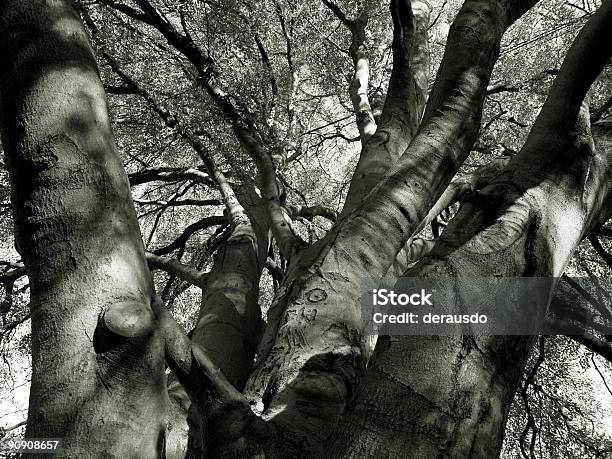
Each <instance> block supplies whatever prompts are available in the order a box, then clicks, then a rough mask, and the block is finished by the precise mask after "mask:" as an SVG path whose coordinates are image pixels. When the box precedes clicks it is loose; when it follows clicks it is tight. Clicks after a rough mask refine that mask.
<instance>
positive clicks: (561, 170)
mask: <svg viewBox="0 0 612 459" xmlns="http://www.w3.org/2000/svg"><path fill="white" fill-rule="evenodd" d="M611 30H612V2H610V1H608V2H604V4H603V6H602V7H601V9H600V11H598V12H597V13H596V14H595V15H594V16H593V18H592V19H591V20H590V22H589V23H588V24H587V25H586V26H585V28H584V29H583V30H582V31H581V33H580V34H579V36H578V38H577V39H576V42H575V43H574V45H573V46H572V48H571V49H570V51H569V53H568V56H567V58H566V60H565V63H564V64H563V66H562V67H561V70H560V73H559V76H558V78H557V80H556V82H555V84H554V86H553V88H552V89H551V91H550V94H549V98H548V100H547V102H546V104H545V105H544V107H543V109H542V112H541V113H540V116H539V117H538V119H537V121H536V123H535V125H534V128H533V130H532V132H531V134H530V136H529V138H528V140H527V142H526V144H525V146H524V148H523V149H522V150H521V152H520V153H519V155H517V157H515V158H514V159H513V160H512V161H511V162H510V164H509V165H508V167H507V169H506V170H505V171H504V172H503V173H502V174H501V175H499V176H498V177H497V178H496V179H495V180H494V181H493V182H492V183H491V184H490V185H489V186H487V187H485V188H484V189H483V190H482V191H480V192H479V193H477V194H476V195H475V196H473V197H472V198H470V199H468V201H467V202H466V203H464V204H463V206H462V208H461V210H460V211H459V213H458V215H457V216H456V217H455V218H454V219H453V220H452V221H451V223H450V224H449V227H448V228H447V229H446V231H445V232H444V234H443V235H442V237H441V238H440V239H439V240H438V242H437V243H436V245H435V246H434V248H433V250H432V252H431V254H430V255H429V256H428V257H426V258H425V259H423V260H422V261H421V262H420V263H419V264H418V265H417V266H415V267H414V268H413V269H411V270H408V271H407V272H406V275H407V276H414V277H427V276H432V277H453V278H456V277H461V278H470V277H486V276H491V275H495V276H504V277H506V276H508V277H514V276H517V277H518V276H537V277H556V276H560V275H561V273H562V272H563V270H564V269H565V266H566V264H567V262H568V261H569V259H570V257H571V255H572V253H573V251H574V250H575V248H576V246H577V245H578V243H579V242H580V241H581V240H582V239H583V237H584V236H585V235H586V234H588V233H589V232H590V231H592V230H593V229H594V228H595V227H596V226H597V225H599V224H601V223H603V222H604V221H605V220H607V219H608V218H609V217H610V215H611V212H612V202H611V201H612V200H611V199H610V197H611V194H610V192H611V190H612V185H611V184H610V183H609V177H610V171H611V170H612V150H610V149H609V146H610V140H609V138H607V137H606V134H607V133H606V132H605V127H600V126H597V125H595V126H594V127H593V133H594V137H595V138H596V139H602V141H601V142H600V141H596V146H595V145H594V144H593V138H592V137H591V129H590V126H589V112H588V107H587V106H586V104H583V105H582V109H580V106H581V101H582V100H583V98H584V97H585V95H586V92H587V90H588V88H589V86H590V84H591V83H592V82H593V81H594V79H595V78H596V76H597V75H598V74H599V72H600V71H601V69H602V68H603V66H604V65H605V64H606V62H607V61H608V60H609V58H610V54H611V50H610V48H606V47H598V46H596V44H598V43H607V42H610V39H612V36H611V35H610V34H611V32H610V31H611ZM579 111H580V114H579ZM508 293H509V295H508V297H509V298H510V292H508ZM542 307H543V308H545V307H546V305H542ZM508 308H509V311H512V309H510V308H511V306H510V305H509V306H508ZM513 313H514V314H517V315H520V314H521V313H525V312H524V311H520V310H514V311H513ZM509 320H512V319H511V318H510V319H509ZM532 342H533V338H532V337H521V336H518V337H517V336H456V337H420V338H419V337H408V336H392V337H387V338H385V339H382V340H380V341H379V343H378V345H377V349H376V353H375V356H376V357H375V358H374V361H373V362H372V364H371V365H370V367H369V368H368V371H367V372H366V376H365V377H364V379H363V381H362V385H361V387H360V390H359V392H358V395H357V396H356V398H355V400H354V401H353V403H352V404H351V406H350V407H349V409H348V410H347V413H346V414H345V416H344V417H343V419H342V421H341V426H340V427H339V429H338V432H336V434H335V435H334V436H332V437H331V438H333V439H334V440H335V441H334V444H333V447H332V451H333V456H334V457H363V456H364V455H366V456H370V455H373V456H381V455H382V456H390V457H414V458H421V457H449V458H465V457H470V458H483V459H484V458H491V457H497V455H498V454H499V451H500V449H501V444H502V440H503V433H504V426H505V420H506V417H507V415H508V409H509V405H510V402H511V399H512V397H513V395H514V392H515V390H516V387H517V384H518V382H519V376H520V374H521V372H522V369H523V366H524V364H525V361H526V359H527V355H528V352H529V349H530V347H531V344H532ZM392 401H393V402H395V403H393V402H392ZM391 429H392V430H391ZM389 431H393V436H392V437H390V436H389V435H388V434H386V433H387V432H389Z"/></svg>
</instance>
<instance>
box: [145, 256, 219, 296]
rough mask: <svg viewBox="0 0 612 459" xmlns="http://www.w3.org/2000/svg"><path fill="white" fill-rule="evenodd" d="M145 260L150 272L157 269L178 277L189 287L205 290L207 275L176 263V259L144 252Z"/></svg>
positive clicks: (178, 262)
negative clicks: (193, 286) (188, 284)
mask: <svg viewBox="0 0 612 459" xmlns="http://www.w3.org/2000/svg"><path fill="white" fill-rule="evenodd" d="M146 258H147V263H148V265H149V269H150V270H151V271H154V270H156V269H159V270H162V271H165V272H167V273H168V274H170V275H172V276H175V277H178V278H179V279H182V280H184V281H185V282H188V283H190V284H191V285H195V286H196V287H200V288H202V289H204V288H206V280H207V278H208V273H204V272H201V271H199V270H197V269H195V268H192V267H191V266H187V265H185V264H183V263H181V262H180V261H178V260H177V259H176V258H166V257H161V256H159V255H156V254H154V253H151V252H146Z"/></svg>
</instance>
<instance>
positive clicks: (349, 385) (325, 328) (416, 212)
mask: <svg viewBox="0 0 612 459" xmlns="http://www.w3.org/2000/svg"><path fill="white" fill-rule="evenodd" d="M533 3H534V2H533V0H527V1H518V0H516V1H515V0H499V1H494V2H490V1H487V2H484V1H478V0H469V1H467V2H466V3H465V5H464V7H463V9H462V12H461V13H460V14H459V16H458V17H457V19H456V21H455V24H454V25H453V28H452V29H451V32H450V34H451V35H450V37H449V40H448V43H449V46H448V47H447V50H446V53H445V56H444V59H443V62H442V66H441V70H440V74H439V75H438V79H437V83H436V86H435V87H434V89H433V93H432V98H430V104H432V103H433V104H434V108H433V109H432V108H430V109H427V110H426V115H425V116H426V120H427V121H426V122H425V124H424V125H422V126H421V129H420V131H419V133H418V134H417V135H416V137H415V138H414V139H413V141H412V143H411V144H410V147H409V148H408V149H407V150H406V152H405V153H404V154H403V155H402V157H401V158H400V160H399V162H398V165H397V167H396V168H395V169H393V171H392V173H390V175H388V176H387V177H386V179H385V180H383V181H382V183H380V184H379V185H378V186H377V187H376V188H375V189H374V190H373V191H372V192H371V193H370V194H369V195H368V197H367V198H366V199H365V201H364V202H363V203H362V204H361V205H360V206H359V207H358V208H357V209H356V210H355V211H353V212H352V213H351V214H349V215H347V216H345V217H344V218H343V219H342V218H341V219H340V220H339V222H338V223H337V224H336V225H335V227H334V228H332V230H331V231H330V232H329V233H328V234H327V235H326V237H325V238H323V239H321V240H320V241H318V242H317V243H316V244H315V245H314V246H312V247H310V248H308V249H306V250H304V252H303V253H302V254H301V256H299V259H296V260H295V261H294V262H293V267H290V272H289V273H288V274H287V276H286V278H285V281H284V283H283V284H284V285H283V286H282V287H281V290H280V292H279V297H278V299H277V300H276V301H275V303H274V304H273V305H272V306H271V308H270V311H269V312H268V327H267V329H266V333H265V334H264V339H263V340H262V345H261V348H260V352H259V361H258V366H257V368H256V371H255V372H254V373H253V375H252V376H251V378H250V380H249V382H248V383H247V386H246V390H245V394H246V395H247V397H248V398H249V399H250V400H251V401H252V402H253V403H256V404H258V406H259V408H260V409H262V410H264V411H263V418H264V419H265V420H267V421H268V422H270V423H271V424H273V425H274V427H275V428H276V434H277V438H278V440H277V441H278V446H277V448H275V449H276V450H277V451H280V452H281V454H284V455H287V456H292V455H293V456H296V455H300V454H303V453H302V452H303V451H309V452H311V451H314V452H315V453H314V454H317V453H322V451H321V450H320V449H319V448H321V447H322V445H323V442H324V439H325V438H326V437H327V435H328V434H329V431H330V430H331V429H332V428H333V426H334V425H335V424H336V422H337V421H338V419H339V418H340V416H341V415H342V413H343V411H344V408H345V406H346V403H347V402H348V400H349V399H350V398H352V396H353V394H354V391H355V390H356V388H357V384H358V382H359V379H360V376H361V375H362V373H363V371H364V370H365V363H366V360H367V356H368V344H367V342H366V340H365V339H364V337H363V336H362V322H361V317H360V314H361V299H360V298H361V295H362V293H363V292H365V291H367V290H369V289H370V288H373V287H375V286H376V283H377V282H378V280H379V279H380V278H381V277H382V276H383V275H384V274H385V273H386V272H387V270H388V269H389V267H390V266H391V264H392V263H393V261H394V260H395V257H396V255H397V253H398V252H399V251H400V250H401V248H402V247H403V245H404V244H405V242H406V241H407V240H408V238H409V237H410V236H412V235H413V233H414V230H415V229H416V228H417V227H418V225H419V223H420V222H421V221H422V220H423V218H425V217H426V214H427V212H428V211H429V209H430V208H431V207H432V206H433V204H434V203H435V201H436V200H437V199H438V198H439V197H440V195H441V194H442V192H443V191H444V189H445V188H446V187H447V185H448V183H449V182H450V180H451V178H452V176H453V175H454V174H455V172H456V171H457V168H458V167H459V165H460V164H461V163H462V162H463V160H464V159H465V157H466V156H467V153H468V152H469V149H470V147H471V145H472V144H473V142H474V140H475V138H476V135H477V133H478V129H479V126H480V116H481V110H482V102H483V100H484V96H485V92H486V88H487V86H488V82H489V77H490V74H491V71H492V68H493V64H494V62H495V60H496V58H497V52H498V50H499V43H500V40H501V38H502V35H503V33H504V31H505V29H506V28H507V27H508V26H509V25H510V24H511V23H512V22H513V21H514V20H515V19H517V18H518V17H519V16H520V15H521V14H522V13H523V12H524V11H526V10H527V9H528V7H529V6H531V5H532V4H533ZM456 88H460V90H457V89H456ZM381 234H384V235H385V238H381V237H380V236H381Z"/></svg>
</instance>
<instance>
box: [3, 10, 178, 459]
mask: <svg viewBox="0 0 612 459" xmlns="http://www.w3.org/2000/svg"><path fill="white" fill-rule="evenodd" d="M0 37H1V38H0V47H1V49H0V69H1V70H0V75H1V78H2V85H1V91H2V93H1V97H0V101H1V107H2V108H1V113H0V116H1V123H0V124H1V126H2V142H3V145H4V150H5V152H6V160H7V165H8V167H9V171H10V178H11V187H12V198H11V199H12V205H13V209H14V217H15V232H16V246H17V249H18V251H19V252H20V254H21V256H22V257H23V260H24V263H25V265H26V268H27V272H28V276H29V278H30V286H31V315H32V368H33V374H32V384H31V393H30V405H29V414H28V423H27V430H26V437H46V438H49V437H56V438H63V442H64V452H63V453H62V454H63V455H64V456H67V457H88V456H89V457H90V456H96V457H103V456H114V457H129V456H132V455H133V454H134V451H138V454H141V455H142V456H145V457H159V456H160V453H161V451H162V448H163V443H164V430H165V411H166V401H167V392H166V381H165V379H166V377H165V372H164V353H163V345H162V342H161V338H160V336H159V333H158V332H157V331H156V330H154V328H155V327H154V316H153V313H152V311H151V308H150V304H151V297H152V293H153V287H152V281H151V276H150V273H149V271H148V269H147V265H146V262H145V257H144V248H143V245H142V241H141V238H140V231H139V227H138V222H137V219H136V215H135V212H134V209H133V205H132V203H131V196H130V190H129V186H128V181H127V177H126V174H125V172H124V170H123V166H122V164H121V161H120V159H119V157H118V155H117V152H116V149H115V145H114V142H113V138H112V134H111V130H110V125H109V120H108V116H107V108H106V99H105V95H104V91H103V88H102V84H101V82H100V79H99V76H98V71H97V67H96V63H95V60H94V57H93V55H92V51H91V48H90V45H89V42H88V38H87V35H86V33H85V31H84V30H83V27H82V24H81V19H80V17H79V15H78V13H77V11H76V10H75V8H74V7H73V5H72V3H71V2H69V1H66V0H55V1H53V2H49V1H43V0H8V1H5V2H2V5H1V6H0Z"/></svg>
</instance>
